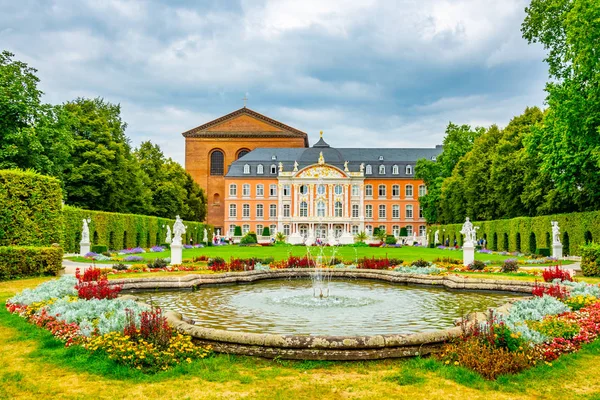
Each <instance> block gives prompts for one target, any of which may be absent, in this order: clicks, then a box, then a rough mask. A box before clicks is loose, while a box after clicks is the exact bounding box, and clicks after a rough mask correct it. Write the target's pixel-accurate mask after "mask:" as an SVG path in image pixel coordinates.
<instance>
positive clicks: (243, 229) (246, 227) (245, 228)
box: [242, 224, 250, 235]
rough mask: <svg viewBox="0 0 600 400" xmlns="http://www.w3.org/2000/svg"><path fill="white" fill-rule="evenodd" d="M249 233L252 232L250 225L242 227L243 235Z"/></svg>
mask: <svg viewBox="0 0 600 400" xmlns="http://www.w3.org/2000/svg"><path fill="white" fill-rule="evenodd" d="M248 232H250V225H248V224H244V225H242V235H245V234H246V233H248Z"/></svg>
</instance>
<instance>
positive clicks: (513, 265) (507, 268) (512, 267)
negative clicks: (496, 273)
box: [501, 258, 519, 272]
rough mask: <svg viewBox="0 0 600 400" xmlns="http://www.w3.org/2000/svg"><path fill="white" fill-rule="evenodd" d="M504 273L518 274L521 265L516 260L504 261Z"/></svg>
mask: <svg viewBox="0 0 600 400" xmlns="http://www.w3.org/2000/svg"><path fill="white" fill-rule="evenodd" d="M501 269H502V272H517V271H518V270H519V264H518V263H517V260H515V259H512V258H510V259H508V260H504V264H502V268H501Z"/></svg>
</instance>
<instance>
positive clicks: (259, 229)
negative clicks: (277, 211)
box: [256, 225, 263, 236]
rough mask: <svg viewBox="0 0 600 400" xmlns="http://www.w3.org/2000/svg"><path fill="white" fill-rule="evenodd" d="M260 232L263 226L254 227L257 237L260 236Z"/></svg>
mask: <svg viewBox="0 0 600 400" xmlns="http://www.w3.org/2000/svg"><path fill="white" fill-rule="evenodd" d="M262 231H263V226H262V225H256V234H257V235H258V236H262Z"/></svg>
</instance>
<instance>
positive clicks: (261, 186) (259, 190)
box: [256, 183, 265, 197]
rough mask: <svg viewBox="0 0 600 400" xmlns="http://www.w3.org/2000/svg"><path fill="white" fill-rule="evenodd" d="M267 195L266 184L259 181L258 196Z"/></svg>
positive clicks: (257, 186)
mask: <svg viewBox="0 0 600 400" xmlns="http://www.w3.org/2000/svg"><path fill="white" fill-rule="evenodd" d="M264 195H265V185H263V184H262V183H259V184H258V185H256V197H263V196H264Z"/></svg>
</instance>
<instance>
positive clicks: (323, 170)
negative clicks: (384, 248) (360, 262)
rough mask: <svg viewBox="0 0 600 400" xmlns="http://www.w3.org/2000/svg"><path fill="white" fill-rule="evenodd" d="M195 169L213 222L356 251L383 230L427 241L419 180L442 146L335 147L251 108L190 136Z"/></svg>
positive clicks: (190, 165) (188, 163)
mask: <svg viewBox="0 0 600 400" xmlns="http://www.w3.org/2000/svg"><path fill="white" fill-rule="evenodd" d="M183 136H184V137H185V155H186V157H185V168H186V170H187V171H188V172H189V173H190V174H191V175H192V177H193V178H194V180H195V181H196V182H198V184H199V185H200V186H201V187H202V188H203V189H204V190H205V191H206V194H207V198H208V205H207V206H208V207H207V208H208V212H207V222H208V223H210V224H212V225H214V226H215V228H216V229H220V230H221V232H222V234H224V235H228V236H232V235H233V232H234V229H235V226H240V227H241V228H242V231H243V233H246V232H248V231H254V232H256V233H257V234H258V235H261V233H262V231H263V228H264V227H269V228H270V231H271V232H272V233H273V232H283V233H284V234H285V235H286V236H287V238H288V241H289V242H291V243H312V242H314V241H315V240H316V239H317V238H321V239H324V240H329V241H330V242H336V243H352V242H353V235H355V234H356V233H358V232H361V231H365V232H366V233H367V234H368V235H370V234H372V233H373V230H374V229H375V228H377V227H379V228H380V229H385V231H386V232H387V233H389V234H394V235H395V236H399V235H400V229H401V228H406V230H407V236H409V237H413V238H414V239H415V240H420V241H423V240H424V238H425V230H426V223H425V219H424V218H423V217H422V214H421V210H420V208H419V196H422V195H423V194H425V193H426V191H427V188H426V187H425V185H424V184H423V182H422V181H420V180H418V179H416V178H415V177H414V167H415V164H416V162H417V160H419V159H421V158H426V159H429V160H435V159H436V156H437V155H438V154H439V153H440V152H441V150H442V148H441V146H436V147H435V148H425V149H424V148H403V149H401V148H333V147H331V146H330V145H329V144H327V143H326V141H325V140H324V139H323V135H322V133H321V138H320V139H319V141H318V142H317V143H315V144H314V145H313V146H312V147H309V145H308V135H307V134H306V133H304V132H302V131H299V130H297V129H295V128H292V127H290V126H287V125H285V124H283V123H281V122H278V121H275V120H273V119H271V118H268V117H266V116H264V115H262V114H259V113H257V112H255V111H252V110H250V109H249V108H247V107H243V108H241V109H239V110H237V111H234V112H232V113H230V114H227V115H225V116H223V117H221V118H218V119H216V120H214V121H211V122H208V123H206V124H204V125H201V126H199V127H197V128H194V129H191V130H189V131H187V132H184V133H183Z"/></svg>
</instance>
